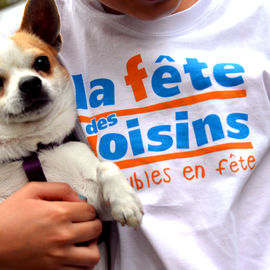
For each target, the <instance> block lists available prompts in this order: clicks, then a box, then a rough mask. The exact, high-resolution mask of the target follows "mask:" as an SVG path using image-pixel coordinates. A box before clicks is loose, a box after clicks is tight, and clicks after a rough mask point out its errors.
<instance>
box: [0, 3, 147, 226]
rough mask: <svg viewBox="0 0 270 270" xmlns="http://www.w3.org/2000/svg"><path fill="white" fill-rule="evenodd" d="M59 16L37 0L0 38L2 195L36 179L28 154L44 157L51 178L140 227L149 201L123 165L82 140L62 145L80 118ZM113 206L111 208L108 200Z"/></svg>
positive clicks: (50, 5) (104, 214) (104, 212)
mask: <svg viewBox="0 0 270 270" xmlns="http://www.w3.org/2000/svg"><path fill="white" fill-rule="evenodd" d="M59 21H60V20H59V15H58V12H57V9H56V5H55V3H54V1H53V0H29V1H28V3H27V5H26V8H25V13H24V17H23V21H22V24H21V27H20V29H19V31H18V32H17V33H16V34H15V35H14V36H12V37H10V38H9V39H6V40H1V41H0V200H4V199H6V198H7V197H8V196H10V195H11V194H12V193H13V192H15V191H16V190H18V189H19V188H21V187H22V186H23V185H25V184H26V183H28V179H27V177H26V173H25V171H24V170H23V167H22V158H23V157H27V156H29V155H31V153H33V152H36V151H37V150H38V145H40V144H42V145H50V144H52V143H53V146H55V144H60V145H58V146H57V147H48V149H46V147H43V148H42V150H39V153H38V157H39V160H40V163H41V165H42V168H43V171H44V173H45V176H46V178H47V180H48V181H50V182H51V181H53V182H66V183H68V184H69V185H70V186H72V187H73V188H74V189H75V190H76V191H77V192H78V193H79V194H83V195H84V196H85V197H87V201H88V202H89V203H91V204H92V205H94V207H95V208H96V210H97V213H98V214H99V216H100V217H101V218H107V215H108V213H107V212H108V211H107V210H108V209H109V211H110V212H111V214H112V216H113V218H114V219H115V220H117V221H119V222H121V223H122V224H127V225H129V226H132V227H137V226H139V224H140V222H141V219H142V213H143V211H142V205H141V203H140V201H139V200H138V198H137V196H136V193H135V192H134V190H133V189H132V188H131V186H130V185H129V183H128V181H127V180H126V179H125V177H124V175H123V174H122V173H121V171H120V170H119V168H118V167H117V166H116V165H114V164H113V163H111V162H100V161H99V160H98V159H97V158H96V157H95V155H94V154H93V152H92V151H91V150H90V149H89V147H88V146H87V145H86V144H84V143H81V142H68V143H64V144H61V143H62V141H63V140H64V138H65V137H66V136H67V135H68V134H69V133H70V132H71V131H72V129H73V128H74V126H75V122H76V119H77V115H76V109H75V102H74V97H73V87H72V83H71V81H70V78H69V74H68V72H67V70H66V69H65V68H64V67H63V65H62V64H61V63H60V62H59V60H58V58H57V53H58V51H59V49H60V46H61V38H60V35H59V28H60V22H59ZM107 205H109V206H110V207H108V206H107Z"/></svg>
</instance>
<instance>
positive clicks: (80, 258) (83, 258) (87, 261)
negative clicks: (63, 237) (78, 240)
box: [65, 240, 100, 269]
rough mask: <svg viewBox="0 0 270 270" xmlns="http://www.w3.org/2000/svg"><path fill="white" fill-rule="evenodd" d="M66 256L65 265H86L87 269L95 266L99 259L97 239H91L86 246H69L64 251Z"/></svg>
mask: <svg viewBox="0 0 270 270" xmlns="http://www.w3.org/2000/svg"><path fill="white" fill-rule="evenodd" d="M66 257H67V259H66V261H65V267H86V269H88V268H89V267H93V266H95V265H96V264H97V263H98V261H99V259H100V253H99V249H98V246H97V240H95V241H92V242H91V244H90V245H89V246H88V247H76V246H71V247H69V248H68V250H67V251H66ZM87 267H88V268H87ZM67 269H72V268H67ZM75 269H76V268H75ZM90 269H91V268H90Z"/></svg>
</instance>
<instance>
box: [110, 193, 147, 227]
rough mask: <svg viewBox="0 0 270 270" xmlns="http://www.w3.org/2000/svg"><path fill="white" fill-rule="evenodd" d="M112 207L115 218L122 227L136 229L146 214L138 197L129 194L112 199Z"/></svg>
mask: <svg viewBox="0 0 270 270" xmlns="http://www.w3.org/2000/svg"><path fill="white" fill-rule="evenodd" d="M135 195H136V194H135ZM110 205H111V209H112V216H113V218H114V219H115V220H117V221H119V222H120V223H121V225H122V226H124V225H128V226H131V227H133V228H135V229H136V228H138V227H139V226H140V224H141V222H142V217H143V214H144V213H143V207H142V204H141V202H140V200H139V199H138V197H137V196H134V194H130V193H127V194H125V195H122V197H121V198H116V199H112V200H111V201H110Z"/></svg>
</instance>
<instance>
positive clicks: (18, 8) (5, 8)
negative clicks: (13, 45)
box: [0, 0, 26, 37]
mask: <svg viewBox="0 0 270 270" xmlns="http://www.w3.org/2000/svg"><path fill="white" fill-rule="evenodd" d="M25 2H26V0H0V37H8V36H10V35H12V34H14V33H15V31H17V30H18V29H19V26H20V23H21V19H22V15H23V10H24V5H25Z"/></svg>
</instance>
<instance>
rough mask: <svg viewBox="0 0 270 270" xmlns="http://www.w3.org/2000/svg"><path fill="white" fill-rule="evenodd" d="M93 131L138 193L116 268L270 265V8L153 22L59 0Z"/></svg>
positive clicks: (226, 4) (225, 269)
mask: <svg viewBox="0 0 270 270" xmlns="http://www.w3.org/2000/svg"><path fill="white" fill-rule="evenodd" d="M57 4H58V7H59V10H60V13H61V19H62V36H63V42H64V43H63V50H62V56H63V58H64V62H65V64H66V65H67V67H68V69H69V70H70V72H71V75H72V77H73V81H74V85H75V89H76V99H77V104H78V113H79V116H80V121H81V124H82V127H83V130H84V132H85V135H86V137H87V139H88V141H89V142H90V144H91V145H92V147H93V149H94V150H95V151H96V153H97V155H98V157H99V158H100V159H103V160H110V161H113V162H115V163H116V164H118V165H119V166H120V168H122V170H123V172H124V173H125V175H126V177H127V179H128V181H130V183H131V185H132V186H133V187H134V188H135V190H136V191H137V193H138V195H139V197H140V198H141V200H142V202H143V204H144V209H145V216H144V219H143V223H142V226H141V228H140V229H139V230H137V231H134V230H133V229H131V228H126V227H124V228H123V227H121V226H119V225H118V228H117V234H116V235H114V234H113V235H112V241H111V249H110V253H111V268H112V269H114V270H140V269H145V270H163V269H167V270H176V269H181V270H182V269H184V270H187V269H188V270H205V269H207V270H214V269H215V270H217V269H218V270H240V269H241V270H262V269H270V179H269V178H270V165H269V164H270V151H269V138H270V106H269V93H270V92H269V91H270V85H269V82H270V74H269V71H270V49H269V47H270V3H269V0H257V1H252V0H215V1H214V0H200V1H199V2H198V3H197V4H196V5H194V6H193V7H192V8H190V9H188V10H186V11H184V12H181V13H178V14H175V15H172V16H168V17H166V18H163V19H161V20H156V21H153V22H143V21H138V20H136V19H133V18H130V17H128V16H125V15H112V14H106V13H105V12H104V10H103V8H102V6H101V5H100V4H99V3H98V1H97V0H58V1H57Z"/></svg>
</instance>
